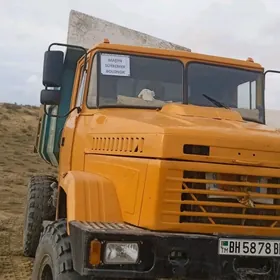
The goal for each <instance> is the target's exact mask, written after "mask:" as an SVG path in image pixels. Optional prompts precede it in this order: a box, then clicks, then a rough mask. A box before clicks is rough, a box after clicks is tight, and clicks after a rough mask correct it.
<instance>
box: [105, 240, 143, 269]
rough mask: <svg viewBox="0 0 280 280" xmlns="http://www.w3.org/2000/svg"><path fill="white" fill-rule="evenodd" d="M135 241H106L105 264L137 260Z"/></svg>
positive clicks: (137, 250) (137, 252)
mask: <svg viewBox="0 0 280 280" xmlns="http://www.w3.org/2000/svg"><path fill="white" fill-rule="evenodd" d="M138 256H139V246H138V244H137V243H125V242H107V243H106V246H105V255H104V260H103V261H104V263H105V264H131V263H136V262H137V261H138Z"/></svg>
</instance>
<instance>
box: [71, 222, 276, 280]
mask: <svg viewBox="0 0 280 280" xmlns="http://www.w3.org/2000/svg"><path fill="white" fill-rule="evenodd" d="M220 237H221V236H212V235H197V234H177V233H166V232H152V231H149V230H144V229H140V228H137V227H134V226H130V225H126V224H111V223H109V224H107V223H84V222H77V221H72V222H70V239H71V246H72V254H73V265H74V269H75V270H76V271H77V272H78V273H79V274H81V275H84V276H92V277H93V278H135V279H136V278H150V279H153V278H176V277H186V278H187V279H217V278H218V279H232V277H234V278H233V279H251V278H250V277H251V276H252V275H255V276H256V275H258V276H259V278H258V279H262V277H265V278H264V279H267V280H268V279H271V280H274V279H275V280H276V279H279V277H280V258H278V257H241V256H227V255H219V254H218V240H219V238H220ZM222 237H225V236H222ZM246 238H249V237H246ZM93 239H98V240H100V241H128V242H129V241H139V242H141V246H140V258H139V259H140V262H139V263H138V264H133V265H131V264H130V265H106V264H103V263H101V264H100V265H98V266H96V267H93V266H92V265H90V263H89V261H88V260H89V248H90V242H91V241H92V240H93ZM243 239H244V238H243ZM267 239H272V238H271V237H269V238H267ZM174 251H177V252H180V254H181V256H180V257H178V256H177V257H176V256H174V255H172V254H171V252H174ZM101 254H103V251H102V250H101ZM244 265H245V267H247V269H246V270H245V269H242V267H244ZM261 268H262V269H261ZM246 273H247V274H246ZM253 279H254V278H253Z"/></svg>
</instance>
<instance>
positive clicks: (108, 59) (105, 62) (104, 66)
mask: <svg viewBox="0 0 280 280" xmlns="http://www.w3.org/2000/svg"><path fill="white" fill-rule="evenodd" d="M101 74H103V75H110V76H126V77H129V76H130V57H129V56H127V55H117V54H101Z"/></svg>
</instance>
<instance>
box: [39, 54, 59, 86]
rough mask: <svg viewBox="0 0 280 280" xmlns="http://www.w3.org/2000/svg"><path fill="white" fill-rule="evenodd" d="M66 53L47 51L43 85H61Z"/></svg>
mask: <svg viewBox="0 0 280 280" xmlns="http://www.w3.org/2000/svg"><path fill="white" fill-rule="evenodd" d="M63 59H64V53H63V52H62V51H46V52H45V55H44V67H43V85H44V86H45V87H60V86H61V80H62V71H63Z"/></svg>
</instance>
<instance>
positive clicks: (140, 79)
mask: <svg viewBox="0 0 280 280" xmlns="http://www.w3.org/2000/svg"><path fill="white" fill-rule="evenodd" d="M99 73H100V74H99V91H98V94H99V106H116V105H118V106H136V107H139V106H140V107H161V106H163V104H164V103H166V102H180V103H182V100H183V77H184V66H183V64H182V63H181V62H180V61H178V60H170V59H161V58H150V57H142V56H134V55H116V54H108V53H102V54H101V55H100V70H99Z"/></svg>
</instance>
